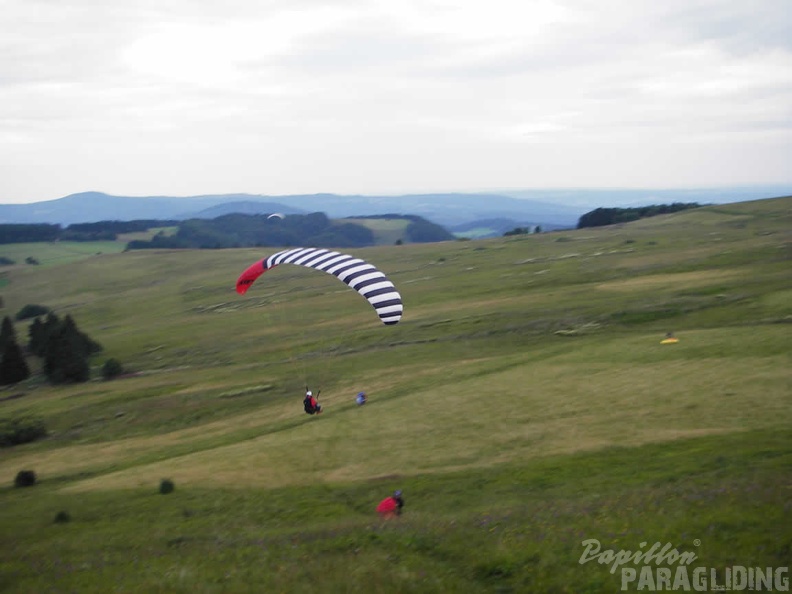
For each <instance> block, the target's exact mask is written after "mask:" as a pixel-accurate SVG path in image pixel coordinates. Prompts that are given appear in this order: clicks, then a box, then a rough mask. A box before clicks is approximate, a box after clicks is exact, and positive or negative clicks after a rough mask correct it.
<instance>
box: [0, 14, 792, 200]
mask: <svg viewBox="0 0 792 594" xmlns="http://www.w3.org/2000/svg"><path fill="white" fill-rule="evenodd" d="M788 182H790V183H792V0H662V1H660V0H646V1H644V0H547V1H544V0H337V1H333V0H289V1H286V0H280V1H277V2H276V1H267V0H261V1H258V2H255V1H252V0H223V1H222V2H220V1H210V0H124V1H123V2H111V1H108V0H0V203H14V202H33V201H40V200H49V199H54V198H59V197H62V196H65V195H67V194H71V193H74V192H81V191H87V190H97V191H103V192H107V193H110V194H117V195H132V196H148V195H172V196H181V195H196V194H211V193H232V192H246V193H252V194H269V195H281V194H296V193H314V192H333V193H339V194H351V193H366V194H398V193H418V192H428V191H480V190H492V189H497V188H570V187H580V188H583V187H588V188H594V187H597V188H602V187H622V188H627V187H630V188H676V187H687V188H690V187H712V186H728V185H737V184H739V185H746V184H769V183H775V184H778V183H781V184H785V183H788Z"/></svg>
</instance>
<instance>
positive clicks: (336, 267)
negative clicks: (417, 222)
mask: <svg viewBox="0 0 792 594" xmlns="http://www.w3.org/2000/svg"><path fill="white" fill-rule="evenodd" d="M280 264H295V265H297V266H305V267H307V268H315V269H317V270H321V271H322V272H326V273H328V274H332V275H333V276H335V277H337V278H338V279H340V280H342V281H344V282H345V283H346V284H347V285H349V286H350V287H352V288H353V289H355V291H357V292H358V293H360V294H361V295H362V296H363V297H365V298H366V300H367V301H368V302H369V303H370V304H371V306H372V307H373V308H374V309H375V310H376V312H377V315H379V317H380V319H381V320H382V322H383V323H384V324H388V325H391V324H397V323H398V322H399V320H400V319H401V316H402V311H403V306H402V300H401V295H399V292H398V291H397V290H396V287H395V286H394V285H393V283H392V282H391V281H390V280H389V279H388V277H386V276H385V275H384V274H383V273H382V272H381V271H380V270H378V269H377V268H376V267H375V266H373V265H372V264H369V263H368V262H366V261H365V260H361V259H360V258H355V257H354V256H350V255H349V254H342V253H340V252H334V251H331V250H326V249H319V248H294V249H290V250H284V251H281V252H278V253H276V254H273V255H271V256H270V257H269V258H266V259H265V260H260V261H258V262H256V263H255V264H253V265H252V266H250V267H249V268H247V270H245V271H244V272H243V273H242V274H241V275H240V277H239V279H237V285H236V290H237V293H239V294H240V295H242V294H244V293H245V292H246V291H247V290H248V289H249V288H250V286H251V285H252V284H253V283H254V282H255V280H256V279H257V278H258V277H259V276H261V275H262V274H264V273H265V272H267V270H270V269H271V268H274V267H275V266H278V265H280Z"/></svg>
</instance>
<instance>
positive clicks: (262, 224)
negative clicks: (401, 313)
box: [0, 212, 454, 264]
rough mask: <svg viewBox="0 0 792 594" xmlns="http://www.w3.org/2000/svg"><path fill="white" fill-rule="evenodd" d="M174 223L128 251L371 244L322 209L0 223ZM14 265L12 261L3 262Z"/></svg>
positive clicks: (103, 231) (100, 232) (75, 234)
mask: <svg viewBox="0 0 792 594" xmlns="http://www.w3.org/2000/svg"><path fill="white" fill-rule="evenodd" d="M350 218H359V219H363V218H371V219H381V218H394V219H406V220H407V221H408V224H407V226H406V228H405V231H404V237H403V238H402V239H401V241H402V242H412V243H429V242H435V241H448V240H452V239H454V236H453V235H452V234H451V233H449V232H448V231H447V230H446V229H444V228H443V227H441V226H440V225H437V224H435V223H432V222H430V221H427V220H426V219H424V218H422V217H419V216H414V215H395V214H393V215H391V214H388V215H378V216H372V217H350ZM157 227H176V228H177V230H176V232H175V233H167V234H166V233H164V232H159V233H157V234H156V235H155V236H154V237H152V238H151V239H150V240H133V241H130V242H129V243H127V249H129V250H139V249H180V248H181V249H184V248H189V249H221V248H239V247H281V246H283V247H290V246H299V245H310V246H316V247H342V248H343V247H346V248H354V247H366V246H371V245H374V244H375V243H376V238H375V236H374V233H373V231H372V230H371V229H369V228H368V227H366V226H365V225H362V224H357V223H354V222H343V221H335V220H332V219H330V218H328V217H327V215H326V214H324V213H322V212H315V213H311V214H307V215H289V216H287V217H284V218H279V217H274V216H271V215H269V216H268V215H266V214H257V215H250V214H238V213H235V214H228V215H223V216H220V217H217V218H214V219H187V220H184V221H174V220H142V219H141V220H135V221H99V222H96V223H77V224H72V225H69V226H68V227H66V228H65V229H62V228H61V226H60V225H49V224H18V225H17V224H5V225H0V244H2V243H27V242H52V241H115V240H117V239H118V235H119V234H122V233H132V232H139V231H147V230H149V229H153V228H157ZM5 263H6V264H7V263H13V262H5Z"/></svg>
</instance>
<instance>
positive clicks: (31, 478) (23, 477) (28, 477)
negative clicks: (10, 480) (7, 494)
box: [14, 470, 36, 487]
mask: <svg viewBox="0 0 792 594" xmlns="http://www.w3.org/2000/svg"><path fill="white" fill-rule="evenodd" d="M35 484H36V473H35V472H34V471H32V470H20V471H19V472H17V475H16V478H15V479H14V486H15V487H32V486H33V485H35Z"/></svg>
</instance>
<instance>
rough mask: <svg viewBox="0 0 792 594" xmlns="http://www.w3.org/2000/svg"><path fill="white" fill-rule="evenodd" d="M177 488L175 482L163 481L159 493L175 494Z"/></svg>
mask: <svg viewBox="0 0 792 594" xmlns="http://www.w3.org/2000/svg"><path fill="white" fill-rule="evenodd" d="M175 488H176V486H175V485H174V484H173V481H172V480H170V479H162V480H161V481H160V487H159V491H160V493H162V494H163V495H167V494H168V493H173V490H174V489H175Z"/></svg>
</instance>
